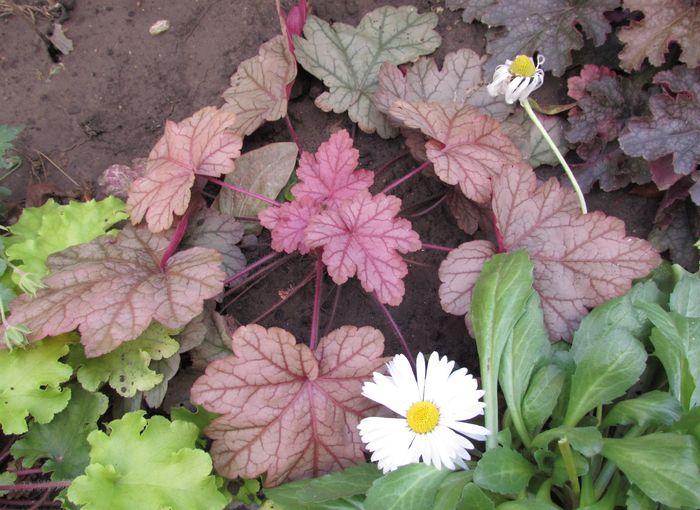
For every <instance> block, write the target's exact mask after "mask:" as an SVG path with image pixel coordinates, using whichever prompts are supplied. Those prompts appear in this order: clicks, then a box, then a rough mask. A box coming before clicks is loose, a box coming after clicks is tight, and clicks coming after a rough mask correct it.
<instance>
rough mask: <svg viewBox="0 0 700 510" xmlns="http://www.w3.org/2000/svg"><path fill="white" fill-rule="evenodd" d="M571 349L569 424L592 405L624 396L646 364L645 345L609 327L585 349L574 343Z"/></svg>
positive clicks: (575, 422)
mask: <svg viewBox="0 0 700 510" xmlns="http://www.w3.org/2000/svg"><path fill="white" fill-rule="evenodd" d="M571 351H572V354H573V356H574V361H575V362H576V371H575V372H574V375H573V376H572V378H571V391H570V394H569V405H568V408H567V411H566V416H565V418H564V424H565V425H569V426H575V425H576V424H577V423H578V422H579V421H580V420H581V418H583V416H584V415H585V414H586V413H587V412H588V411H590V410H591V409H593V408H594V407H597V406H598V405H600V404H605V403H608V402H610V401H612V400H613V399H615V398H617V397H620V396H622V395H624V393H625V391H627V390H628V389H629V387H630V386H632V385H633V384H634V383H635V382H637V380H639V377H640V376H641V375H642V372H643V371H644V368H645V366H646V359H647V353H646V351H645V350H644V347H643V346H642V344H641V343H640V342H639V341H638V340H636V339H635V338H634V337H633V336H632V335H631V334H630V333H629V332H627V331H623V330H611V331H610V332H608V335H607V336H606V337H605V338H600V339H599V340H597V341H596V342H594V343H592V344H590V346H588V347H586V348H582V349H578V350H576V344H574V345H573V346H572V348H571Z"/></svg>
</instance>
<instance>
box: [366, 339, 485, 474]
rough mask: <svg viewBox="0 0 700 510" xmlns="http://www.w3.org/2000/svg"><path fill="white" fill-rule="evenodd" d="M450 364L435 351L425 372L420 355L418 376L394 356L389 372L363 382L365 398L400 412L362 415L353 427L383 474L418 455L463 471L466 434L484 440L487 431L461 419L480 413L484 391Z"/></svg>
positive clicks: (438, 465)
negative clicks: (393, 416) (398, 416)
mask: <svg viewBox="0 0 700 510" xmlns="http://www.w3.org/2000/svg"><path fill="white" fill-rule="evenodd" d="M454 364H455V363H454V361H448V360H447V357H445V356H443V357H442V358H440V357H439V356H438V353H437V352H433V353H432V354H431V355H430V359H429V360H428V369H427V371H426V368H425V358H424V357H423V354H419V355H418V359H417V362H416V370H417V377H416V376H415V375H414V374H413V369H412V368H411V365H410V364H409V362H408V359H407V358H406V356H404V355H403V354H397V355H396V356H394V359H393V360H391V361H390V362H389V363H387V367H388V369H389V376H385V375H383V374H380V373H377V372H375V373H374V380H373V381H372V382H366V383H365V384H364V385H363V387H362V394H363V395H364V396H365V397H367V398H369V399H371V400H374V401H375V402H378V403H380V404H382V405H383V406H386V407H388V408H389V409H391V410H392V411H394V412H395V413H397V414H399V415H401V416H402V417H401V418H381V417H372V418H365V419H364V420H362V421H361V422H360V424H359V425H358V426H357V428H358V429H359V431H360V437H361V438H362V441H363V442H364V443H365V444H366V446H367V450H369V451H370V452H372V461H376V462H377V463H378V467H379V469H381V470H382V471H383V472H384V473H388V472H389V471H393V470H395V469H397V468H398V467H400V466H404V465H406V464H414V463H417V462H419V461H420V460H421V459H422V460H423V462H424V463H425V464H428V465H430V464H432V465H433V466H435V467H436V468H438V469H441V468H442V466H445V467H446V468H448V469H456V467H457V466H459V467H461V468H463V469H467V465H466V464H465V462H464V461H465V460H469V459H470V458H471V456H470V455H469V450H473V449H474V445H473V444H472V442H471V441H469V439H467V437H465V436H468V437H471V438H473V439H476V440H478V441H483V440H484V439H486V436H487V435H488V430H487V429H486V428H484V427H482V426H480V425H474V424H471V423H464V420H469V419H471V418H474V417H475V416H478V415H481V414H483V413H484V407H485V404H484V403H483V402H481V401H480V399H481V397H482V396H483V395H484V391H483V390H478V389H477V383H476V379H474V377H472V375H471V374H467V369H466V368H460V369H459V370H455V371H454V372H452V369H453V367H454Z"/></svg>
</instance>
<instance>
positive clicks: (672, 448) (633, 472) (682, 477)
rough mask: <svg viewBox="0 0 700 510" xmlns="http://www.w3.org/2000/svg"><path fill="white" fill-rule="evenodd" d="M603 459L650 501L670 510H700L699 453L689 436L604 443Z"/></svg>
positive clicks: (608, 441) (699, 450) (651, 437)
mask: <svg viewBox="0 0 700 510" xmlns="http://www.w3.org/2000/svg"><path fill="white" fill-rule="evenodd" d="M603 456H604V457H606V458H607V459H609V460H611V461H612V462H613V463H614V464H615V465H616V466H617V467H618V468H620V470H621V471H622V472H623V473H624V474H625V476H626V477H627V478H628V480H629V481H630V482H631V483H633V484H635V485H636V486H637V487H639V489H640V490H642V491H643V492H644V494H646V495H647V496H648V497H650V498H651V499H653V500H654V501H657V502H659V503H662V504H664V505H668V506H671V507H690V508H699V507H700V484H699V483H698V480H700V470H699V469H698V459H700V449H699V448H698V444H697V442H696V441H695V440H694V439H693V438H692V437H691V436H687V435H680V434H669V433H657V434H649V435H646V436H641V437H635V438H623V439H604V440H603Z"/></svg>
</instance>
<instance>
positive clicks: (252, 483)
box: [233, 478, 262, 505]
mask: <svg viewBox="0 0 700 510" xmlns="http://www.w3.org/2000/svg"><path fill="white" fill-rule="evenodd" d="M261 488H262V485H261V484H260V481H259V480H258V479H257V478H255V479H253V480H241V484H240V488H239V489H238V491H237V492H236V494H234V495H233V501H240V502H241V503H243V504H246V505H251V504H255V505H260V504H261V501H260V498H258V492H260V489H261Z"/></svg>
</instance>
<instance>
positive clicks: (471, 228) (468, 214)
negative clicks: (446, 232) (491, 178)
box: [445, 186, 493, 235]
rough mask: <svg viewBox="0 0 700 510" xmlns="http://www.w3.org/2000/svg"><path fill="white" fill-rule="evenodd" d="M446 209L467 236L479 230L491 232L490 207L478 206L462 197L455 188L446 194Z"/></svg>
mask: <svg viewBox="0 0 700 510" xmlns="http://www.w3.org/2000/svg"><path fill="white" fill-rule="evenodd" d="M445 202H446V203H447V207H448V208H449V209H450V212H451V213H452V215H453V216H454V218H455V220H456V221H457V226H458V227H459V228H460V229H462V230H463V231H464V232H466V233H467V234H469V235H472V234H473V233H474V232H476V231H477V230H478V229H479V228H481V230H482V231H486V232H488V231H491V230H493V228H492V227H491V225H490V223H491V207H490V206H488V205H486V206H485V205H479V204H477V203H475V202H472V201H471V200H469V199H468V198H467V197H465V196H464V195H462V192H461V191H460V190H459V188H458V187H457V186H452V188H450V191H448V192H447V199H446V200H445Z"/></svg>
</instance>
